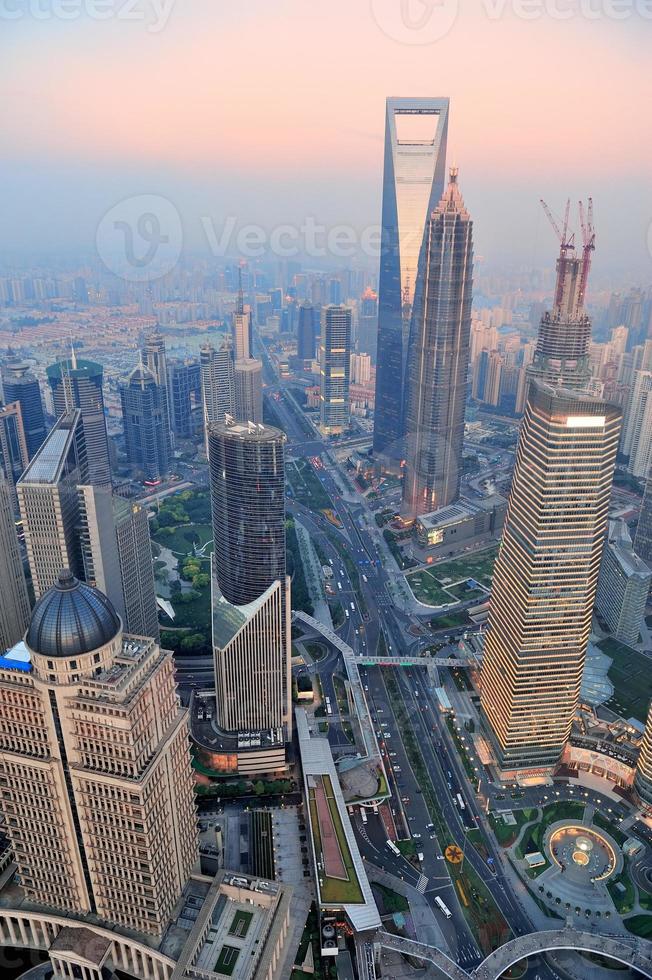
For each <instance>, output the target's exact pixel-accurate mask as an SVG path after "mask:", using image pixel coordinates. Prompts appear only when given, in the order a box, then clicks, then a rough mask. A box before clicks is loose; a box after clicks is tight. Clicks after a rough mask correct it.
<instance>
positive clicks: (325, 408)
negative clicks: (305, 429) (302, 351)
mask: <svg viewBox="0 0 652 980" xmlns="http://www.w3.org/2000/svg"><path fill="white" fill-rule="evenodd" d="M351 323H352V317H351V310H350V309H349V308H348V307H346V306H327V307H325V309H323V310H322V312H321V338H320V341H319V377H320V386H319V402H320V423H319V427H320V429H321V431H322V432H323V433H324V435H336V434H338V433H341V432H343V431H344V430H345V429H346V428H348V425H349V418H350V415H351V407H350V403H349V383H350V377H351Z"/></svg>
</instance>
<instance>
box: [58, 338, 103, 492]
mask: <svg viewBox="0 0 652 980" xmlns="http://www.w3.org/2000/svg"><path fill="white" fill-rule="evenodd" d="M47 376H48V381H49V383H50V388H51V389H52V400H53V402H54V410H55V413H56V415H57V418H59V417H60V416H62V415H65V414H66V413H68V412H70V411H71V410H72V409H75V408H78V409H80V411H81V417H82V425H83V428H84V441H85V443H86V455H87V458H88V482H89V483H92V484H93V485H94V486H98V487H110V486H111V464H110V460H109V439H108V435H107V431H106V419H105V417H104V392H103V388H102V384H103V378H104V368H103V367H102V365H101V364H97V363H96V362H95V361H85V360H81V359H78V358H77V357H74V356H73V357H72V358H70V359H69V360H63V361H58V362H57V363H56V364H52V365H51V366H50V367H49V368H48V369H47Z"/></svg>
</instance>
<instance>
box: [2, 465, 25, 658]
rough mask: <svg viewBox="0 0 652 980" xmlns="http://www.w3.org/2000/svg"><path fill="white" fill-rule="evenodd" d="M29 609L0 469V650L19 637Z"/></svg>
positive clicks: (8, 496) (8, 497) (7, 490)
mask: <svg viewBox="0 0 652 980" xmlns="http://www.w3.org/2000/svg"><path fill="white" fill-rule="evenodd" d="M29 613H30V608H29V598H28V595H27V586H26V584H25V573H24V571H23V561H22V558H21V556H20V546H19V544H18V537H17V535H16V524H15V520H14V510H13V506H12V498H11V489H10V487H9V483H8V482H7V480H6V479H5V477H4V476H3V474H2V473H1V472H0V654H2V653H4V651H5V650H8V649H9V647H12V646H13V645H14V644H15V643H18V641H19V640H20V639H21V638H22V636H23V634H24V632H25V630H26V629H27V624H28V622H29Z"/></svg>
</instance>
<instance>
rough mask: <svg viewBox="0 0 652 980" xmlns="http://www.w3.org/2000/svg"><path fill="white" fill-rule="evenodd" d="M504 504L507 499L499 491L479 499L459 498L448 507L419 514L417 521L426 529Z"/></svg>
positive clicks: (455, 522)
mask: <svg viewBox="0 0 652 980" xmlns="http://www.w3.org/2000/svg"><path fill="white" fill-rule="evenodd" d="M506 505H507V500H506V499H505V497H502V496H501V495H500V494H499V493H492V494H489V495H488V496H487V497H483V498H482V499H481V500H467V499H466V498H461V499H460V500H458V501H457V503H454V504H450V505H449V506H448V507H441V508H440V509H439V510H433V511H432V512H431V513H430V514H421V515H420V516H419V517H418V518H417V521H418V523H420V524H421V525H422V526H423V527H425V528H427V529H431V528H436V527H447V526H448V525H449V524H457V523H459V521H463V520H466V519H467V518H469V517H473V516H474V515H475V514H477V513H479V512H480V511H487V510H493V509H494V508H496V507H501V506H506Z"/></svg>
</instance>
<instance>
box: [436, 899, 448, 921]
mask: <svg viewBox="0 0 652 980" xmlns="http://www.w3.org/2000/svg"><path fill="white" fill-rule="evenodd" d="M435 905H436V906H437V908H438V909H439V911H440V912H441V913H442V915H443V916H445V918H447V919H450V917H451V910H450V909H449V907H448V905H446V904H445V903H444V902H443V901H442V900H441V898H440V897H439V895H437V896H436V897H435Z"/></svg>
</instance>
